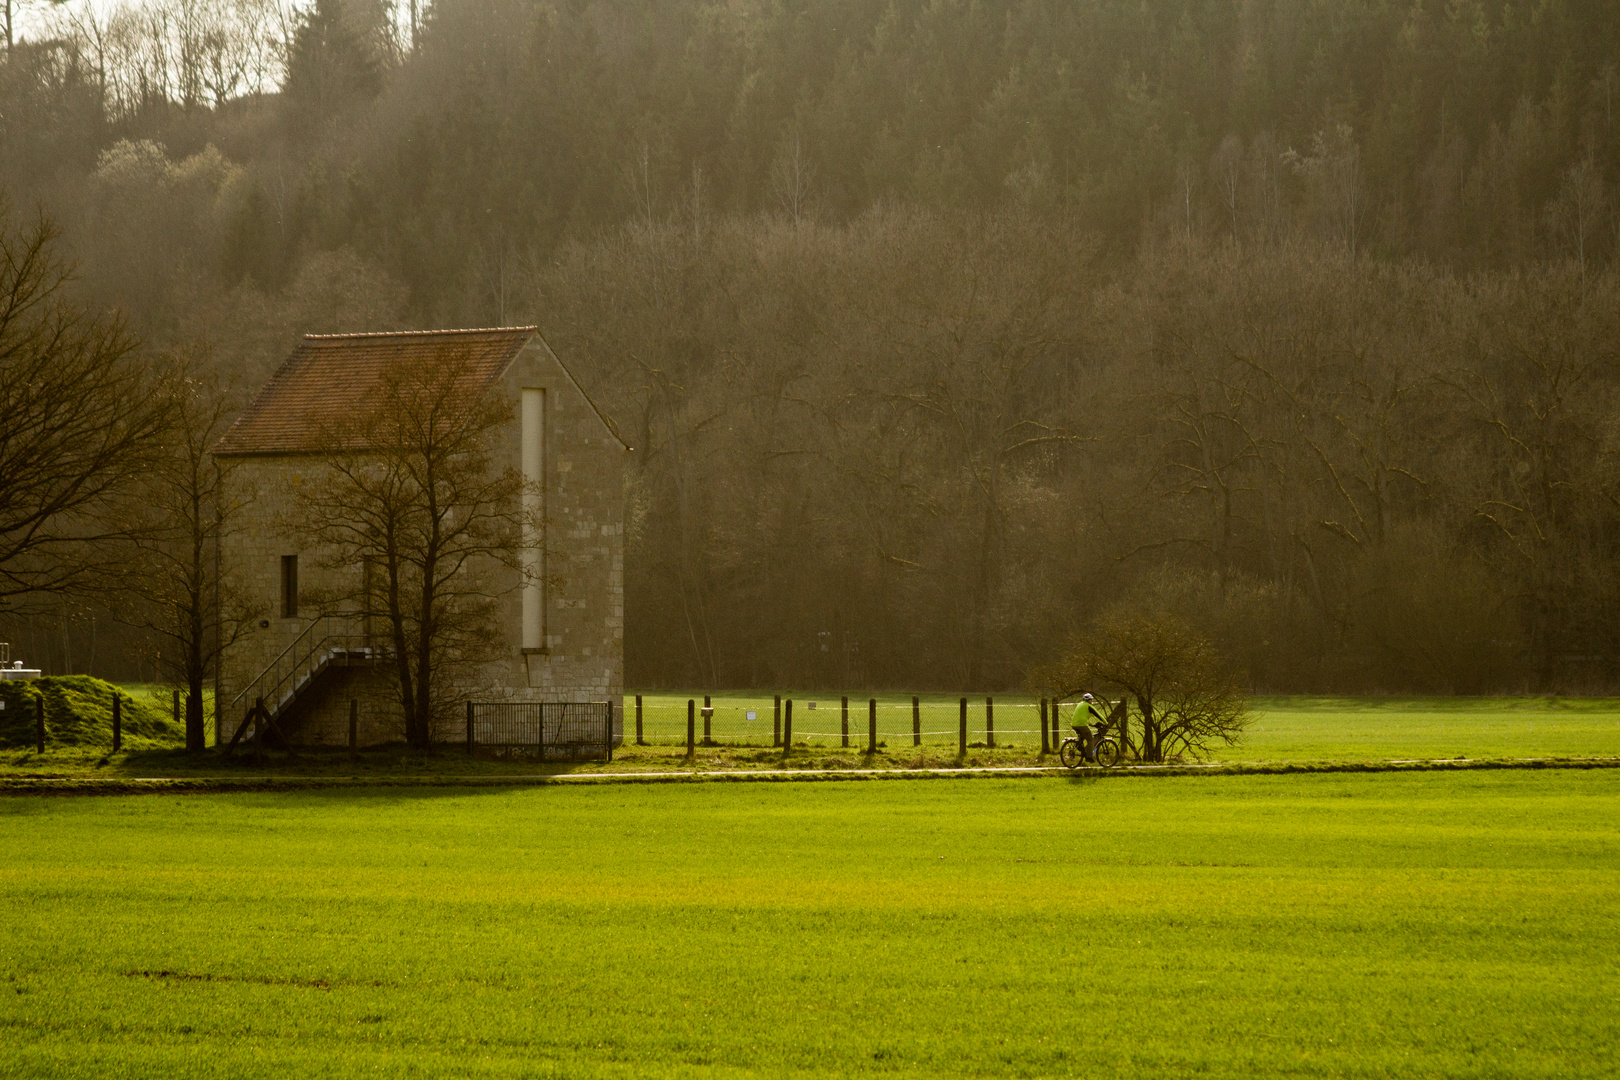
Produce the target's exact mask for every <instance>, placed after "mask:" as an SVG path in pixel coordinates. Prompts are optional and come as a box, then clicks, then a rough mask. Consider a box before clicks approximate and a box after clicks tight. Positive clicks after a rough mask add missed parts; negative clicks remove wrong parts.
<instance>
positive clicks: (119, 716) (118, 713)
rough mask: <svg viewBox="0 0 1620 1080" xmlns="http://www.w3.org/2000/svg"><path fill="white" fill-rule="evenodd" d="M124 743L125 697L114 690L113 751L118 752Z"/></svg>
mask: <svg viewBox="0 0 1620 1080" xmlns="http://www.w3.org/2000/svg"><path fill="white" fill-rule="evenodd" d="M123 745H124V708H123V698H122V697H121V696H120V695H119V694H118V693H117V692H116V691H114V693H113V753H115V754H116V753H118V750H119V748H120V747H122V746H123Z"/></svg>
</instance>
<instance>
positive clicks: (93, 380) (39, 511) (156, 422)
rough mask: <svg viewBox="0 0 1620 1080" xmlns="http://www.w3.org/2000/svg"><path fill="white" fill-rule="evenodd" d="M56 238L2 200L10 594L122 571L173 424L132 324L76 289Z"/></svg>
mask: <svg viewBox="0 0 1620 1080" xmlns="http://www.w3.org/2000/svg"><path fill="white" fill-rule="evenodd" d="M56 240H57V231H56V228H55V226H54V225H53V224H52V223H51V222H50V221H49V220H48V219H46V218H44V217H41V218H39V219H38V220H37V221H36V222H35V223H34V224H32V225H30V226H23V227H20V228H19V227H17V226H14V225H13V224H12V221H11V217H10V215H9V213H8V212H7V208H6V207H5V205H4V204H3V203H0V417H3V418H4V422H3V423H0V596H16V595H19V594H27V593H39V592H59V591H63V590H67V589H70V588H73V587H76V586H86V585H90V584H94V583H95V582H96V581H98V580H100V579H104V578H107V577H112V576H116V575H117V573H118V572H119V571H120V569H121V565H120V552H119V549H118V548H117V545H116V544H115V543H113V541H119V540H123V539H127V537H128V536H129V535H130V533H131V530H132V528H133V527H134V524H135V519H134V515H132V513H131V509H130V506H129V504H128V502H127V499H128V497H129V495H130V494H131V492H132V489H133V487H134V485H135V482H136V481H137V480H138V479H139V478H140V477H141V476H142V475H143V474H144V473H145V471H146V469H147V467H148V466H149V465H150V463H151V462H152V460H153V459H154V456H155V455H156V453H157V451H158V447H159V445H160V441H161V437H162V435H163V434H164V431H165V429H166V426H167V416H166V409H165V407H164V404H163V402H162V400H161V398H160V397H159V396H157V395H154V394H152V393H151V388H152V381H153V380H152V378H151V374H150V372H149V370H148V369H147V367H146V366H145V365H143V364H142V363H140V362H139V361H138V359H137V357H136V354H135V349H136V343H135V340H134V338H133V336H132V335H131V334H130V333H129V332H128V331H127V330H126V329H125V328H124V325H123V323H122V322H121V321H120V320H119V319H118V318H116V317H113V316H103V315H98V314H94V313H91V312H89V311H86V310H84V309H83V308H81V307H79V306H78V305H76V304H74V303H73V302H72V301H71V300H70V299H69V297H68V293H67V288H68V284H69V281H70V280H71V277H72V272H71V269H70V268H69V267H68V266H67V265H66V264H65V263H63V262H62V261H61V260H60V258H59V257H58V256H57V254H56V249H55V245H56Z"/></svg>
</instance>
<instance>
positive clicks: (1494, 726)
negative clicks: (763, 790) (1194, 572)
mask: <svg viewBox="0 0 1620 1080" xmlns="http://www.w3.org/2000/svg"><path fill="white" fill-rule="evenodd" d="M791 696H792V697H793V699H794V716H793V735H794V740H795V742H799V741H803V742H805V743H807V744H808V745H809V746H810V747H833V746H840V745H841V743H842V737H843V729H842V723H843V719H842V715H841V705H840V698H839V696H838V695H836V694H834V695H829V694H826V693H815V692H800V693H794V694H792V695H791ZM703 699H704V695H703V693H702V692H701V691H698V692H685V693H683V692H660V693H656V694H654V693H649V694H644V695H642V723H643V729H644V731H645V733H646V737H647V739H648V740H649V741H651V742H654V743H675V742H679V741H683V740H684V739H685V738H686V703H687V701H689V700H690V701H693V702H695V703H696V704H697V705H698V706H701V705H702V702H703ZM710 700H711V702H712V704H713V706H714V709H715V714H714V718H713V721H712V723H713V732H714V737H715V740H716V741H719V742H724V743H747V744H754V745H764V746H769V745H770V742H771V734H772V724H773V710H774V706H775V702H774V700H773V696H772V695H764V696H761V695H759V694H755V693H750V692H746V691H744V692H737V693H722V694H712V695H710ZM871 700H872V698H871V697H870V696H851V698H850V702H849V728H850V745H851V746H852V747H856V748H859V747H861V746H864V745H865V740H866V732H867V722H868V714H867V709H868V703H869V702H870V701H871ZM876 700H877V703H878V737H879V740H880V742H883V743H885V744H886V746H885V749H887V750H892V751H895V752H897V753H898V752H904V751H905V750H906V748H908V747H910V746H911V743H912V705H911V696H910V695H905V694H880V695H877V696H876ZM811 702H814V703H815V708H814V709H811V708H809V707H808V706H809V705H810V703H811ZM917 706H918V717H917V719H918V721H919V724H918V726H919V727H920V728H921V729H922V742H923V745H924V746H925V747H926V746H946V745H949V746H955V745H956V740H957V724H958V722H959V709H960V696H959V695H953V694H923V695H919V696H918V703H917ZM1073 708H1074V706H1073V705H1072V704H1065V705H1063V706H1062V724H1061V729H1062V733H1063V734H1065V735H1067V734H1068V723H1069V719H1070V716H1071V714H1072V712H1073ZM1252 708H1253V713H1254V720H1253V723H1252V725H1251V726H1250V728H1249V730H1248V731H1247V732H1246V733H1245V734H1244V737H1243V738H1242V740H1241V741H1240V742H1239V743H1238V744H1237V745H1236V746H1232V747H1226V746H1217V747H1216V748H1215V749H1214V751H1213V753H1212V755H1211V756H1212V757H1213V758H1214V759H1216V760H1226V761H1258V760H1263V761H1342V760H1375V759H1388V758H1453V757H1471V758H1486V757H1567V756H1594V755H1597V756H1609V755H1615V754H1620V701H1617V700H1615V699H1613V698H1566V697H1354V698H1342V697H1280V696H1261V697H1257V698H1255V699H1254V700H1253V703H1252ZM625 711H626V714H627V720H626V730H627V731H628V732H629V733H630V734H631V735H632V736H633V735H634V730H635V719H634V717H635V698H634V695H633V694H631V695H628V696H627V697H626V698H625ZM750 712H752V713H753V714H754V717H753V719H751V720H750V719H749V717H748V714H749V713H750ZM1039 716H1040V710H1039V706H1038V703H1037V702H1036V701H1035V700H1034V699H1031V698H1029V697H1027V696H1023V695H1014V694H1007V695H996V696H994V722H995V728H996V742H997V745H998V746H999V747H1003V748H1005V747H1013V748H1019V749H1023V750H1025V751H1028V750H1029V749H1031V748H1033V749H1036V750H1038V749H1039V747H1040V719H1039ZM702 730H703V729H702V721H701V719H700V720H698V722H697V734H698V736H699V737H700V738H701V736H702ZM986 734H987V733H986V727H985V698H984V695H974V696H972V697H969V698H968V739H969V740H970V743H972V744H977V745H979V746H982V745H983V744H984V742H985V741H986Z"/></svg>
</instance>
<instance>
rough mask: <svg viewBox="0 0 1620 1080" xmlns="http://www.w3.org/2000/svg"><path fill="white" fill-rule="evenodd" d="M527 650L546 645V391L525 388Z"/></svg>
mask: <svg viewBox="0 0 1620 1080" xmlns="http://www.w3.org/2000/svg"><path fill="white" fill-rule="evenodd" d="M519 417H520V420H521V422H522V429H523V433H522V458H523V461H522V466H523V651H524V652H543V651H544V650H545V647H546V528H545V520H546V392H545V391H544V390H540V389H536V388H534V387H524V388H523V398H522V402H521V404H520V406H519Z"/></svg>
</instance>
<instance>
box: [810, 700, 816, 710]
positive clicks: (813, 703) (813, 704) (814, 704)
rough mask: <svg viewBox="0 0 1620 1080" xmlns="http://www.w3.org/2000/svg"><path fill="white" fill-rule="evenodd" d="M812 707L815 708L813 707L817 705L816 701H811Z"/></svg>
mask: <svg viewBox="0 0 1620 1080" xmlns="http://www.w3.org/2000/svg"><path fill="white" fill-rule="evenodd" d="M810 707H811V708H812V709H813V708H815V707H816V703H815V702H813V701H812V702H811V703H810Z"/></svg>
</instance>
